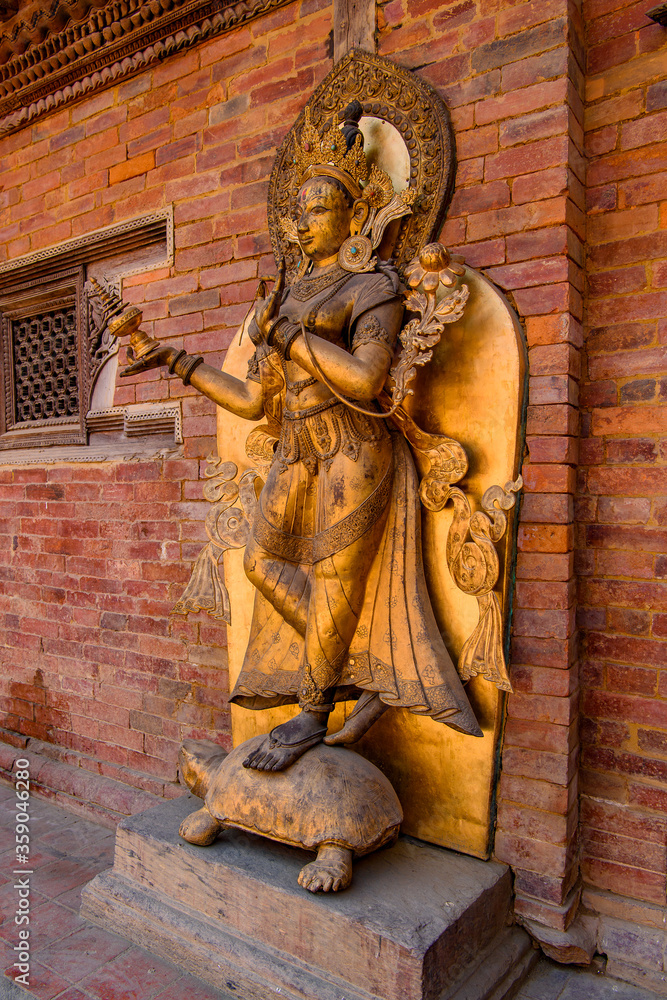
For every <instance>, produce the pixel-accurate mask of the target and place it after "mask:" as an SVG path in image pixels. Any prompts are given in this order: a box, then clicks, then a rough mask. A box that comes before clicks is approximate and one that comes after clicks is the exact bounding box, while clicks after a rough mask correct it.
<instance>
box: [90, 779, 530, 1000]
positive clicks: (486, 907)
mask: <svg viewBox="0 0 667 1000" xmlns="http://www.w3.org/2000/svg"><path fill="white" fill-rule="evenodd" d="M199 804H200V800H199V799H195V798H194V797H193V796H187V797H184V798H182V799H176V800H174V801H172V802H169V803H167V804H165V805H160V806H158V807H157V808H155V809H151V810H149V811H148V812H145V813H142V814H141V815H139V816H134V817H131V818H130V819H127V820H125V821H123V822H122V823H121V824H120V826H119V827H118V833H117V838H116V857H115V863H114V867H113V869H112V870H111V871H109V872H106V873H104V874H102V875H98V876H97V878H95V879H94V880H93V881H92V882H91V883H90V884H89V885H88V886H87V887H86V888H85V890H84V893H83V897H82V907H81V912H82V915H83V916H85V917H86V918H88V919H89V920H93V921H95V922H97V923H99V924H101V925H103V926H104V927H106V928H108V929H109V930H113V931H116V932H117V933H119V934H122V935H124V936H125V937H129V938H131V939H132V940H133V941H134V942H135V943H136V944H138V945H141V946H143V947H145V948H149V949H150V950H151V951H153V952H155V953H157V954H158V955H160V956H162V957H164V958H166V959H168V960H170V961H171V962H174V963H175V964H176V965H178V966H180V967H181V968H183V969H185V970H187V971H188V972H190V973H192V974H194V975H196V976H199V977H200V978H201V979H203V980H205V981H206V982H208V983H210V984H211V985H213V986H215V987H216V988H218V989H221V990H227V991H231V992H233V993H234V996H238V997H242V998H244V1000H266V998H268V997H272V996H276V995H277V996H280V997H281V998H287V1000H454V998H456V1000H490V998H493V1000H500V998H502V997H504V996H505V995H506V994H507V993H508V992H509V991H510V990H511V988H512V986H513V985H514V984H515V983H516V982H517V980H518V979H520V978H522V977H523V975H525V972H526V971H527V969H528V967H529V965H530V964H531V962H532V958H533V954H534V953H533V951H532V948H531V946H530V942H529V939H528V936H527V935H526V934H525V932H523V931H521V930H519V929H518V928H516V927H514V928H509V927H508V926H507V922H508V914H509V912H510V901H511V885H510V874H509V870H508V868H507V867H506V866H504V865H500V864H495V863H493V862H482V861H478V860H476V859H474V858H469V857H465V856H463V855H460V854H455V853H453V852H451V851H446V850H443V849H442V848H436V847H432V846H430V845H428V844H423V843H421V842H420V841H416V840H412V839H410V838H400V839H399V842H398V843H397V844H396V846H394V847H392V848H388V849H386V850H382V851H378V852H376V853H375V854H372V855H369V856H368V857H366V858H363V859H361V860H360V861H358V862H357V863H356V864H355V869H354V881H353V884H352V887H351V888H350V889H348V890H347V891H346V892H342V893H339V894H329V895H321V894H318V895H311V894H310V893H308V892H306V891H305V890H303V889H302V888H300V886H299V885H298V884H297V875H298V873H299V871H300V869H301V867H302V865H303V864H304V862H305V860H307V859H308V858H309V855H307V854H306V853H305V852H303V851H299V850H296V849H292V848H288V847H284V846H283V845H280V844H273V843H271V842H270V841H267V840H264V839H261V838H259V837H254V836H252V835H249V834H243V833H240V832H237V831H226V832H225V833H223V834H222V835H221V837H220V838H219V840H218V841H217V842H216V843H215V844H214V845H212V846H211V847H204V848H202V847H194V846H192V845H190V844H187V843H185V842H184V841H182V840H181V839H180V837H179V836H178V827H179V824H180V822H181V820H182V819H183V818H184V817H185V816H186V815H187V814H188V813H189V812H191V811H192V810H193V809H195V808H197V807H198V806H199Z"/></svg>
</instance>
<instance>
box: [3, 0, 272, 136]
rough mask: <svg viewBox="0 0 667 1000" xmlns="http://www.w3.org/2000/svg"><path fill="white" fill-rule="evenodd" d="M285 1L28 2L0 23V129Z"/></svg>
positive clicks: (45, 111) (25, 120)
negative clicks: (0, 57) (24, 7)
mask: <svg viewBox="0 0 667 1000" xmlns="http://www.w3.org/2000/svg"><path fill="white" fill-rule="evenodd" d="M286 2H289V0H242V2H240V3H239V2H235V0H151V3H146V2H144V0H106V2H105V0H59V2H58V3H54V2H53V0H36V2H34V3H31V4H30V5H29V6H28V7H27V8H26V10H25V11H23V10H19V11H18V13H16V15H15V16H14V17H12V18H10V19H9V20H8V21H5V23H4V24H2V26H1V28H0V53H1V54H2V63H3V64H4V65H0V135H2V134H4V133H7V132H11V131H13V130H15V129H17V128H21V127H22V126H23V125H25V124H27V123H28V122H30V121H33V120H34V119H35V118H37V117H39V116H40V115H43V114H48V113H49V112H50V111H52V110H53V109H54V108H57V107H61V106H62V105H64V104H67V103H70V102H72V101H76V100H78V99H80V98H81V97H83V96H85V95H86V94H90V93H93V92H94V91H96V90H99V89H101V88H104V87H108V86H111V85H113V84H114V83H117V82H118V81H119V80H122V79H123V78H126V77H128V76H132V75H134V74H136V73H138V72H141V71H142V70H144V69H145V68H146V67H148V66H150V65H151V64H154V63H157V62H158V60H161V59H164V58H165V56H168V55H171V54H172V53H175V52H179V51H182V50H183V49H185V48H188V47H189V46H190V45H195V44H196V43H197V42H200V41H202V40H203V39H205V38H212V37H215V36H216V35H218V34H220V33H221V32H223V31H230V30H231V29H232V28H235V27H237V26H238V25H239V24H243V23H244V22H246V21H249V20H251V19H252V18H255V17H258V16H260V15H261V14H264V13H266V12H267V11H270V10H274V9H275V8H276V7H281V6H283V5H284V4H285V3H286ZM6 6H7V5H6Z"/></svg>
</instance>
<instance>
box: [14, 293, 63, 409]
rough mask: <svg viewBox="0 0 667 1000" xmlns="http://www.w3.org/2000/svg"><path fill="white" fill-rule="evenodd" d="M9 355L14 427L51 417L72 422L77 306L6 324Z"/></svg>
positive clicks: (51, 310) (56, 309) (49, 311)
mask: <svg viewBox="0 0 667 1000" xmlns="http://www.w3.org/2000/svg"><path fill="white" fill-rule="evenodd" d="M9 334H10V335H9V342H10V346H11V349H12V352H13V357H12V368H13V390H14V391H13V396H14V398H13V404H14V405H13V411H14V412H13V414H12V416H13V421H12V423H13V424H14V425H16V426H18V425H19V424H21V425H27V424H31V423H35V422H36V421H42V420H52V419H53V418H54V417H77V416H78V415H79V412H80V408H81V407H80V396H79V330H78V327H77V322H76V302H75V301H73V302H66V303H63V304H62V305H61V306H60V307H58V308H53V309H49V310H48V312H40V313H37V315H34V316H24V317H23V318H22V319H16V320H10V322H9Z"/></svg>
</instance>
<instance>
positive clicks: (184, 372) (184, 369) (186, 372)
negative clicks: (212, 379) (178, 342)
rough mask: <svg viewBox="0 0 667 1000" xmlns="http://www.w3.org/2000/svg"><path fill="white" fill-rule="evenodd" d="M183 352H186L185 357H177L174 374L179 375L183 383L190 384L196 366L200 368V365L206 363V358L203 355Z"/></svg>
mask: <svg viewBox="0 0 667 1000" xmlns="http://www.w3.org/2000/svg"><path fill="white" fill-rule="evenodd" d="M183 354H185V357H184V358H181V357H180V356H179V357H178V358H176V361H175V363H174V374H175V375H178V377H179V378H180V379H181V381H182V382H183V385H190V376H191V375H192V373H193V371H194V370H195V368H199V366H200V365H203V364H204V359H203V358H202V357H201V355H198V356H197V357H193V355H191V354H186V353H185V351H183Z"/></svg>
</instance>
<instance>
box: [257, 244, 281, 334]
mask: <svg viewBox="0 0 667 1000" xmlns="http://www.w3.org/2000/svg"><path fill="white" fill-rule="evenodd" d="M284 288H285V259H284V258H283V259H282V260H281V262H280V267H279V269H278V277H277V278H276V283H275V285H274V286H273V291H272V292H271V294H270V295H269V296H268V298H266V299H264V300H263V301H262V302H258V303H257V308H256V309H255V323H256V324H257V331H258V333H259V334H260V336H261V339H262V340H264V341H268V337H269V333H270V331H271V324H272V323H273V321H274V320H275V319H277V317H278V313H279V312H280V305H281V302H282V297H283V290H284ZM251 338H252V334H251ZM252 339H253V340H254V338H252Z"/></svg>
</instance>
